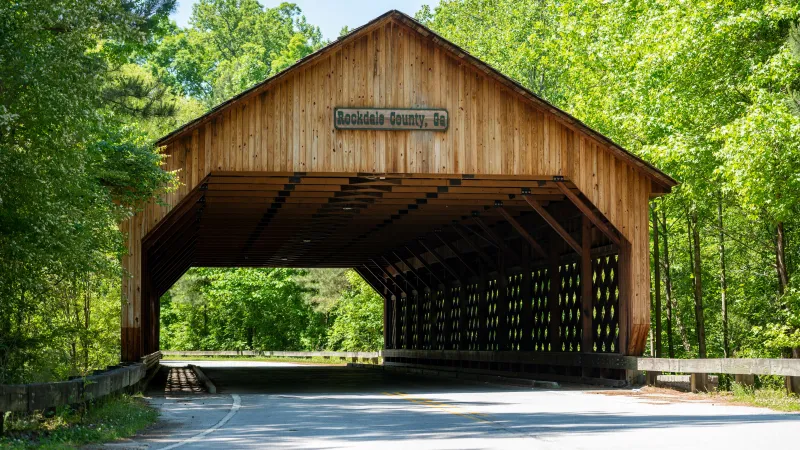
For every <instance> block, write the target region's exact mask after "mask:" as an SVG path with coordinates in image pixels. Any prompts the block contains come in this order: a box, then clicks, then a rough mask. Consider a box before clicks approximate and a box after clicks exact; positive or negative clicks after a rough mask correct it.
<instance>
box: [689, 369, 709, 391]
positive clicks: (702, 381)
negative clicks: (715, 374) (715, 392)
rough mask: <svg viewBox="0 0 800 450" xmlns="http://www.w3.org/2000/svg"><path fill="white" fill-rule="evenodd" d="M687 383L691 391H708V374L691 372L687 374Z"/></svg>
mask: <svg viewBox="0 0 800 450" xmlns="http://www.w3.org/2000/svg"><path fill="white" fill-rule="evenodd" d="M689 384H690V390H691V391H692V392H708V374H707V373H693V374H691V375H689Z"/></svg>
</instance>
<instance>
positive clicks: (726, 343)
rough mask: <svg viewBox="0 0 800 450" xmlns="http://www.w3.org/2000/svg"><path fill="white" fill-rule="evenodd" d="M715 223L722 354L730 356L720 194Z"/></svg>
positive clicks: (723, 226) (723, 230) (723, 227)
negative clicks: (717, 246)
mask: <svg viewBox="0 0 800 450" xmlns="http://www.w3.org/2000/svg"><path fill="white" fill-rule="evenodd" d="M717 221H718V225H719V287H720V301H721V302H722V353H723V355H724V356H725V357H726V358H728V357H729V356H730V341H729V338H728V280H727V274H726V272H725V224H724V222H723V220H722V192H720V193H719V202H718V203H717Z"/></svg>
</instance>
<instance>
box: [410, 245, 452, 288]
mask: <svg viewBox="0 0 800 450" xmlns="http://www.w3.org/2000/svg"><path fill="white" fill-rule="evenodd" d="M403 248H405V249H406V251H407V252H408V253H409V254H410V255H411V256H412V257H414V258H415V259H417V260H419V262H420V263H421V264H422V267H424V268H425V269H427V270H428V273H429V274H431V276H432V277H433V278H436V281H438V282H439V283H442V284H445V282H444V281H443V280H442V279H441V278H439V277H438V276H437V275H436V272H434V270H433V268H432V267H431V266H429V265H428V263H427V262H425V260H424V259H423V258H422V256H419V255H417V254H416V253H414V252H413V251H412V250H411V249H410V248H408V246H407V245H404V246H403Z"/></svg>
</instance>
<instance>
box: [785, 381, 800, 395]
mask: <svg viewBox="0 0 800 450" xmlns="http://www.w3.org/2000/svg"><path fill="white" fill-rule="evenodd" d="M786 392H787V393H788V394H795V395H800V377H786Z"/></svg>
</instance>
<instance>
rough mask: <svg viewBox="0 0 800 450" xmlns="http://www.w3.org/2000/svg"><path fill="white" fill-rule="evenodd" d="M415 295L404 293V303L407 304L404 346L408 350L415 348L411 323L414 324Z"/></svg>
mask: <svg viewBox="0 0 800 450" xmlns="http://www.w3.org/2000/svg"><path fill="white" fill-rule="evenodd" d="M414 292H416V291H414ZM414 297H416V295H413V296H412V297H409V296H408V295H407V294H405V293H403V304H404V305H405V306H406V311H405V314H404V316H405V319H404V322H405V325H406V332H405V333H404V336H403V348H404V349H406V350H413V349H414V342H413V338H412V334H411V325H412V321H411V302H413V301H415V300H414Z"/></svg>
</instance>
